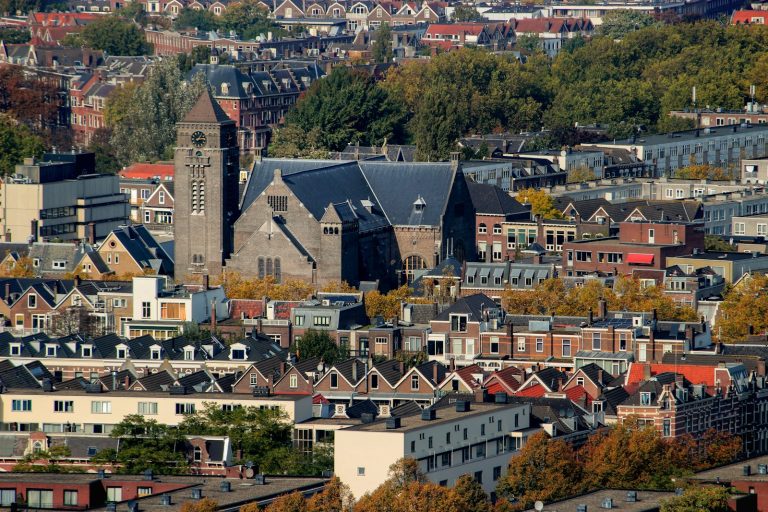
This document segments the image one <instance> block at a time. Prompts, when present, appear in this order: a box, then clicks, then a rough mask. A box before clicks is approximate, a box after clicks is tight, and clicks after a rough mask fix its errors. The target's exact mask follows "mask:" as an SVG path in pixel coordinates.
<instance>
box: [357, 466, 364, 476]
mask: <svg viewBox="0 0 768 512" xmlns="http://www.w3.org/2000/svg"><path fill="white" fill-rule="evenodd" d="M357 476H365V468H364V467H358V468H357Z"/></svg>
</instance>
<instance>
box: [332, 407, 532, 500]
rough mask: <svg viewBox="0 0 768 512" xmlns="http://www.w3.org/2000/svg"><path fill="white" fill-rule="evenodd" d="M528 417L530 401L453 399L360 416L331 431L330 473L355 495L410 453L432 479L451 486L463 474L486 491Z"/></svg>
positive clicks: (517, 444)
mask: <svg viewBox="0 0 768 512" xmlns="http://www.w3.org/2000/svg"><path fill="white" fill-rule="evenodd" d="M504 402H506V401H504ZM530 417H531V405H530V404H507V403H477V402H472V403H470V402H469V401H464V400H457V401H456V402H455V403H454V404H445V406H443V407H437V408H435V407H430V408H427V409H424V410H422V411H421V412H419V413H415V414H410V415H407V416H400V417H390V418H387V419H382V420H376V421H372V422H369V423H366V422H365V421H366V420H364V421H363V423H362V424H360V425H356V426H353V427H349V428H345V429H341V430H338V431H336V433H335V448H334V473H335V474H336V476H338V477H339V478H341V480H342V481H343V482H345V483H346V484H347V485H349V487H350V489H351V491H352V494H354V495H355V497H356V498H359V497H360V496H362V495H363V494H365V493H366V492H370V491H373V490H374V489H375V488H376V487H377V486H379V485H380V484H381V483H383V482H384V481H385V480H386V479H387V471H388V468H389V466H390V465H391V464H393V463H394V462H396V461H397V460H398V459H400V458H403V457H410V458H414V459H416V460H418V461H419V466H420V467H421V469H422V470H423V471H424V472H425V473H426V475H427V478H428V479H429V480H430V481H431V482H433V483H436V484H440V485H448V486H452V485H453V484H455V483H456V479H458V478H459V477H460V476H462V475H465V474H469V475H472V476H474V478H475V480H477V481H478V482H479V483H481V484H482V485H483V488H484V489H485V490H486V492H492V491H493V490H494V489H495V487H496V481H497V480H498V479H499V478H500V477H501V476H502V475H503V474H504V473H505V472H506V467H507V465H508V464H509V458H510V457H511V456H512V454H513V452H515V451H516V450H518V449H519V448H520V447H521V446H522V444H523V442H524V440H525V437H526V434H527V432H526V431H527V429H528V427H529V424H530ZM361 447H365V454H364V455H363V454H362V453H361Z"/></svg>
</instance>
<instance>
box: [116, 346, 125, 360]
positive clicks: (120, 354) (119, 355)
mask: <svg viewBox="0 0 768 512" xmlns="http://www.w3.org/2000/svg"><path fill="white" fill-rule="evenodd" d="M115 352H116V354H117V358H118V359H125V356H126V350H125V348H118V349H117V350H116V351H115Z"/></svg>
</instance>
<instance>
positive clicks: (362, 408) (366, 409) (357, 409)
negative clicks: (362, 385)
mask: <svg viewBox="0 0 768 512" xmlns="http://www.w3.org/2000/svg"><path fill="white" fill-rule="evenodd" d="M365 413H368V414H378V413H379V408H378V407H377V406H376V404H375V403H373V401H371V399H367V400H362V401H360V402H357V403H355V404H354V405H352V406H351V407H347V410H346V414H347V416H348V417H350V418H360V417H362V415H363V414H365Z"/></svg>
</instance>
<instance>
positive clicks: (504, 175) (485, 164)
mask: <svg viewBox="0 0 768 512" xmlns="http://www.w3.org/2000/svg"><path fill="white" fill-rule="evenodd" d="M478 141H482V142H480V144H482V143H484V142H485V140H481V139H465V142H467V146H469V147H473V146H475V145H476V144H477V143H478ZM490 142H493V141H490ZM499 142H502V143H504V141H499ZM507 144H510V142H509V141H507ZM480 147H482V145H481V146H480ZM489 151H490V150H489ZM498 151H500V150H499V149H498V148H497V149H496V150H494V151H493V152H492V153H493V154H494V155H495V154H496V153H497V152H498ZM462 170H463V171H464V173H465V174H466V175H467V176H468V177H469V178H471V179H472V181H474V182H476V183H485V184H486V185H496V186H498V187H501V189H502V190H504V191H505V192H509V193H514V192H517V191H519V190H526V189H529V188H550V187H555V186H558V185H565V182H566V180H567V177H568V173H567V171H566V170H565V169H560V167H559V166H557V165H554V164H552V162H550V161H549V160H547V159H545V158H528V157H526V158H523V157H507V156H504V157H503V158H497V157H494V158H490V159H485V160H478V161H468V162H466V163H464V164H462Z"/></svg>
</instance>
